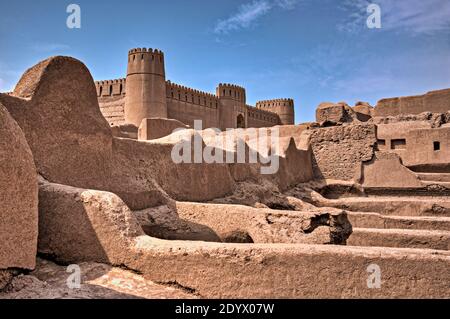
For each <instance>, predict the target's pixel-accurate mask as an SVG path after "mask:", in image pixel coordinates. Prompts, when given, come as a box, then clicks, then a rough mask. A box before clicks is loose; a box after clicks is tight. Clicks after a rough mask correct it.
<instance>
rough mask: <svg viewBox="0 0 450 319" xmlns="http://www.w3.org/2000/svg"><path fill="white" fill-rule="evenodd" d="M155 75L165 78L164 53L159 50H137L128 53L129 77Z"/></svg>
mask: <svg viewBox="0 0 450 319" xmlns="http://www.w3.org/2000/svg"><path fill="white" fill-rule="evenodd" d="M133 74H154V75H161V76H165V67H164V53H163V52H162V51H161V50H158V49H152V48H149V49H147V48H137V49H132V50H130V51H129V52H128V70H127V76H129V75H133Z"/></svg>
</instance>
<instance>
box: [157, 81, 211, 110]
mask: <svg viewBox="0 0 450 319" xmlns="http://www.w3.org/2000/svg"><path fill="white" fill-rule="evenodd" d="M166 94H167V98H168V99H174V100H179V101H180V102H186V103H190V104H197V105H202V106H206V107H211V108H215V109H216V108H217V107H218V101H219V98H218V97H217V96H216V95H214V94H211V93H208V92H203V91H199V90H196V89H192V88H189V87H186V86H183V85H179V84H176V83H172V82H171V81H166Z"/></svg>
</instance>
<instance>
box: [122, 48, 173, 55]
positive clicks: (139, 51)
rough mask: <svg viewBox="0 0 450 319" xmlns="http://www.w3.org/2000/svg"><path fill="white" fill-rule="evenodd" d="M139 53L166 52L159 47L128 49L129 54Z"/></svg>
mask: <svg viewBox="0 0 450 319" xmlns="http://www.w3.org/2000/svg"><path fill="white" fill-rule="evenodd" d="M139 53H147V54H161V55H164V53H163V52H162V51H161V50H158V49H152V48H148V49H147V48H134V49H131V50H130V51H128V55H133V54H139Z"/></svg>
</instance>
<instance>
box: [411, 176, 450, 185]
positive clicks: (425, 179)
mask: <svg viewBox="0 0 450 319" xmlns="http://www.w3.org/2000/svg"><path fill="white" fill-rule="evenodd" d="M416 175H417V177H418V178H419V179H420V180H421V181H422V183H423V184H424V185H441V186H445V187H447V188H450V173H416Z"/></svg>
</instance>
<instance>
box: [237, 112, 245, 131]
mask: <svg viewBox="0 0 450 319" xmlns="http://www.w3.org/2000/svg"><path fill="white" fill-rule="evenodd" d="M236 127H237V128H245V119H244V116H243V115H242V114H239V115H238V116H237V124H236Z"/></svg>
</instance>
